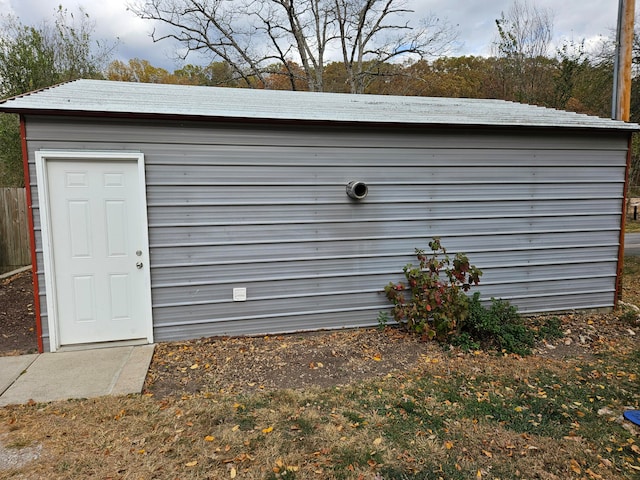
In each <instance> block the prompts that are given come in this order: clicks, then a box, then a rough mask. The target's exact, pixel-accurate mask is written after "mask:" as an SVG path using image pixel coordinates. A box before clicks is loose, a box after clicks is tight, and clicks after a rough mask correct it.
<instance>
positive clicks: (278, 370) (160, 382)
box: [146, 328, 439, 397]
mask: <svg viewBox="0 0 640 480" xmlns="http://www.w3.org/2000/svg"><path fill="white" fill-rule="evenodd" d="M434 348H436V349H438V348H439V347H437V346H436V345H434V344H425V343H423V342H420V341H419V340H418V339H416V338H415V336H412V335H408V334H406V333H404V332H402V331H400V330H398V329H394V328H386V329H384V330H379V329H358V330H343V331H334V332H311V333H300V334H292V335H277V336H265V337H258V338H211V339H201V340H195V341H190V342H180V343H176V342H174V343H161V344H159V345H158V346H157V347H156V351H155V354H154V358H153V361H152V366H151V369H150V371H149V374H148V376H147V384H146V389H147V391H149V392H151V393H154V394H155V395H157V396H160V397H163V396H167V395H172V394H176V393H177V394H183V395H184V394H197V393H206V392H225V393H238V392H249V391H257V390H274V389H280V388H305V387H310V386H318V387H330V386H336V385H343V384H347V383H351V382H353V381H356V380H360V379H363V378H373V377H376V376H384V375H386V374H388V373H389V372H392V371H397V370H407V369H410V368H412V367H413V366H414V365H415V364H416V362H417V361H418V359H419V358H420V356H421V355H426V354H427V353H428V352H429V350H430V349H434Z"/></svg>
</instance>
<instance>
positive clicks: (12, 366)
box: [0, 354, 38, 395]
mask: <svg viewBox="0 0 640 480" xmlns="http://www.w3.org/2000/svg"><path fill="white" fill-rule="evenodd" d="M36 358H38V355H37V354H34V355H20V356H16V357H0V395H2V394H3V393H4V392H5V391H6V390H7V389H8V388H9V387H10V386H11V385H13V383H14V382H15V381H16V380H17V379H18V377H19V376H20V375H22V374H23V373H24V371H25V370H26V369H27V367H28V366H29V365H31V364H32V363H33V362H34V360H35V359H36Z"/></svg>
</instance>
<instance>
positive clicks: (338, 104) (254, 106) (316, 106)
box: [0, 80, 638, 130]
mask: <svg viewBox="0 0 640 480" xmlns="http://www.w3.org/2000/svg"><path fill="white" fill-rule="evenodd" d="M0 111H9V112H10V111H17V112H29V111H34V112H91V113H94V114H138V115H141V114H145V115H170V116H189V117H205V118H212V117H213V118H235V119H262V120H284V121H292V120H293V121H322V122H349V123H351V122H354V123H385V124H388V123H397V124H429V125H490V126H498V125H500V126H537V127H572V128H598V129H617V130H636V129H638V126H637V125H635V124H627V123H624V122H619V121H613V120H608V119H601V118H597V117H589V116H587V115H581V114H577V113H570V112H564V111H558V110H553V109H549V108H542V107H536V106H531V105H522V104H517V103H512V102H506V101H503V100H484V99H466V98H455V99H452V98H429V97H397V96H380V95H347V94H336V93H311V92H291V91H275V90H252V89H232V88H216V87H197V86H185V85H160V84H145V83H129V82H110V81H101V80H77V81H74V82H70V83H66V84H63V85H59V86H56V87H52V88H48V89H45V90H42V91H40V92H36V93H33V94H28V95H24V96H21V97H18V98H15V99H11V100H7V101H6V102H4V103H2V104H0Z"/></svg>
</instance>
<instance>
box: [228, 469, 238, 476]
mask: <svg viewBox="0 0 640 480" xmlns="http://www.w3.org/2000/svg"><path fill="white" fill-rule="evenodd" d="M237 474H238V471H237V470H236V467H231V470H229V476H230V477H231V478H236V475H237Z"/></svg>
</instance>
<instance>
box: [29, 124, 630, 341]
mask: <svg viewBox="0 0 640 480" xmlns="http://www.w3.org/2000/svg"><path fill="white" fill-rule="evenodd" d="M27 124H28V136H29V147H30V149H32V150H34V149H39V148H47V149H52V148H66V149H68V148H77V149H91V150H113V149H126V150H140V151H142V152H143V153H144V154H145V160H146V176H147V181H148V189H147V199H148V209H149V210H148V215H149V222H150V231H149V235H150V246H151V269H152V270H151V272H152V296H153V305H154V308H153V314H154V324H155V337H156V340H169V339H178V338H194V337H198V336H209V335H222V334H227V335H229V334H258V333H265V332H285V331H296V330H309V329H318V328H337V327H347V326H358V325H372V324H376V316H377V314H378V311H380V310H381V309H385V308H388V304H387V302H386V300H385V298H384V295H383V294H382V293H381V291H382V288H383V287H384V285H386V284H387V283H388V282H389V281H392V280H393V281H398V280H400V279H401V278H402V275H401V271H402V267H403V266H404V264H406V263H407V262H410V261H412V260H414V256H413V250H414V248H415V247H423V248H426V247H427V242H428V241H429V239H430V238H431V237H432V236H436V235H437V236H441V237H442V238H443V243H444V245H445V246H446V247H447V248H448V249H449V250H450V252H452V253H455V252H457V251H464V252H466V253H468V254H469V256H470V258H471V260H472V262H473V263H475V264H477V265H478V266H480V267H481V268H482V269H483V270H484V272H485V275H484V277H483V278H482V283H481V285H480V287H479V290H480V291H481V292H482V294H483V297H484V298H489V297H491V296H495V297H502V298H506V299H509V300H510V301H512V302H513V303H515V304H516V305H518V306H519V307H520V309H521V310H522V311H524V312H536V311H554V310H567V309H574V308H600V307H611V306H612V305H613V303H614V293H615V279H616V266H617V254H618V248H619V228H620V210H621V205H622V194H623V189H624V175H625V165H626V153H627V151H626V149H627V141H628V135H626V134H624V135H622V134H620V133H618V132H610V134H606V135H605V134H602V133H600V134H598V135H595V134H591V133H590V134H580V133H575V132H574V133H567V132H565V134H564V135H561V134H558V133H556V132H548V133H541V132H538V133H535V132H531V131H529V132H525V133H520V134H517V133H511V134H509V135H502V134H501V133H500V132H499V131H483V132H475V133H474V132H470V131H460V132H456V131H455V130H452V131H450V132H447V133H443V132H442V131H441V130H438V131H428V130H424V129H423V130H422V131H420V132H417V131H414V130H407V131H403V132H391V131H389V130H383V129H380V130H374V131H371V130H358V129H341V130H340V131H337V130H335V129H331V128H326V129H321V128H317V129H313V130H312V129H307V128H296V127H288V128H284V127H280V128H267V127H264V126H254V127H245V128H240V127H238V126H237V125H224V126H219V125H215V124H207V125H198V124H188V126H189V128H186V127H185V126H184V125H182V127H181V128H182V130H180V131H179V132H178V133H176V132H175V131H174V130H172V125H173V124H172V123H170V122H168V123H164V122H158V123H157V124H154V123H153V122H147V123H144V125H142V127H140V128H138V124H137V123H135V122H133V121H131V120H128V121H127V120H120V121H118V122H116V121H111V120H107V121H86V120H85V121H82V122H69V123H67V124H64V125H62V124H61V123H60V122H56V121H51V119H46V118H43V117H33V118H29V119H28V123H27ZM66 131H68V132H69V134H68V135H67V134H66V133H65V132H66ZM183 133H184V135H183ZM226 134H228V135H226ZM185 138H187V139H188V140H189V142H191V143H185ZM374 144H375V148H374V147H373V145H374ZM337 145H340V147H338V146H337ZM461 145H463V146H464V149H461ZM354 179H361V180H364V181H366V182H367V183H368V184H369V188H370V190H369V195H368V196H367V197H366V199H365V200H363V201H362V202H359V203H358V202H353V201H351V200H350V199H349V198H348V197H347V196H346V194H345V184H346V183H347V181H349V180H354ZM34 193H35V192H34ZM34 199H35V200H37V196H34ZM35 211H36V212H37V209H36V210H35ZM36 237H37V241H38V242H39V243H38V245H39V247H38V248H40V244H41V243H40V242H41V239H40V236H39V219H38V218H36ZM40 251H41V250H40ZM41 282H42V283H41V285H44V279H42V280H41ZM234 287H245V288H247V293H248V299H247V301H246V302H233V301H232V289H233V288H234ZM44 303H45V302H44V301H43V304H44Z"/></svg>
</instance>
